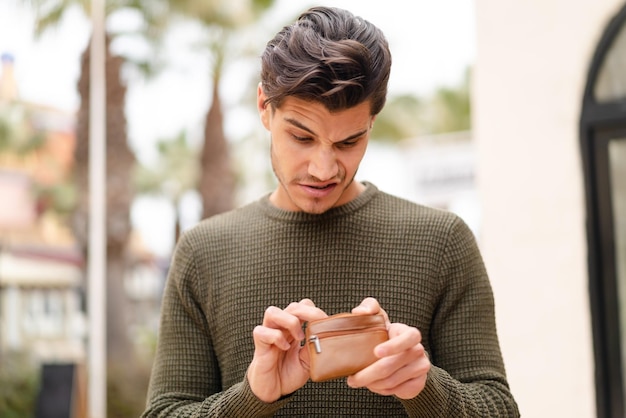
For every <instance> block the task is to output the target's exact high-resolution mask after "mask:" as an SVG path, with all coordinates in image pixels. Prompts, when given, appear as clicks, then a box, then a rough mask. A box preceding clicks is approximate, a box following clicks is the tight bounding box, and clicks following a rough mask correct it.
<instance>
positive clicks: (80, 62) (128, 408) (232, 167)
mask: <svg viewBox="0 0 626 418" xmlns="http://www.w3.org/2000/svg"><path fill="white" fill-rule="evenodd" d="M500 3H505V4H500ZM313 4H325V5H331V6H337V7H343V8H346V9H349V10H351V11H352V12H354V13H355V14H357V15H361V16H363V17H364V18H366V19H367V20H370V21H371V22H373V23H374V24H376V25H377V26H379V27H380V28H381V29H382V30H383V31H384V32H385V34H386V35H387V38H388V40H389V43H390V47H391V51H392V54H393V59H394V61H393V66H392V75H391V80H390V86H389V87H390V92H389V97H388V102H387V106H386V107H385V109H384V110H383V112H382V113H381V114H380V115H379V117H378V119H377V121H376V124H375V128H374V132H373V135H372V141H371V143H370V147H369V150H368V152H367V155H366V157H365V159H364V161H363V163H362V165H361V168H360V170H359V174H358V176H357V177H358V178H359V179H361V180H369V181H372V182H373V183H375V184H376V185H377V186H378V187H380V188H381V189H383V190H385V191H387V192H390V193H393V194H396V195H398V196H401V197H405V198H407V199H410V200H413V201H416V202H419V203H422V204H426V205H430V206H435V207H439V208H442V209H446V210H451V211H454V212H456V213H458V214H459V215H460V216H461V217H462V218H463V219H464V220H465V221H466V222H467V223H468V224H469V226H470V227H471V228H472V230H473V231H474V233H475V234H476V237H477V239H478V241H479V245H480V246H481V249H482V251H483V255H484V258H485V263H486V265H487V268H488V271H489V273H490V276H491V280H492V284H493V288H494V294H495V298H496V309H497V311H496V313H497V320H498V327H499V334H500V339H501V343H502V349H503V355H504V359H505V364H506V365H507V372H508V375H509V381H510V384H511V388H512V391H513V393H514V395H515V396H516V398H517V400H518V402H519V404H520V409H521V411H522V414H523V416H528V417H555V416H568V417H596V416H597V417H624V416H626V413H625V411H626V409H625V407H624V400H623V399H624V394H625V393H626V390H625V389H624V388H625V385H624V378H623V377H624V376H625V375H626V373H625V372H624V368H623V365H626V361H625V359H626V354H624V353H626V343H625V342H624V341H626V340H623V338H625V337H624V335H626V333H624V332H623V330H624V329H626V328H624V324H626V314H625V313H624V312H625V311H626V310H624V309H623V308H622V306H623V305H622V304H626V285H625V284H626V221H624V218H625V217H626V145H625V144H626V139H625V138H626V110H625V109H626V106H625V105H624V102H625V101H626V76H624V74H626V30H622V28H623V27H624V26H625V25H626V23H625V22H626V8H625V5H624V3H623V2H622V1H618V0H598V1H595V2H586V1H584V0H578V1H574V2H572V1H565V0H545V1H543V2H524V1H522V0H513V1H509V2H493V1H489V0H440V1H437V2H432V1H427V0H416V1H412V2H400V1H398V2H389V3H388V4H385V5H383V4H381V3H380V2H377V1H370V0H337V1H332V2H331V1H321V2H317V3H313V2H308V1H297V2H295V1H288V0H213V1H202V2H200V1H197V0H135V1H130V0H118V1H113V0H110V1H108V2H107V14H106V33H107V38H106V47H107V48H106V65H105V74H106V88H107V90H106V110H107V121H106V157H107V162H106V170H107V179H106V215H107V217H106V227H105V231H106V250H107V254H106V255H107V258H106V296H107V297H106V303H107V306H106V353H107V361H106V363H107V365H106V379H107V385H106V397H107V401H106V404H107V416H108V417H133V416H138V415H139V414H140V413H141V411H142V410H143V407H144V404H145V395H146V390H147V382H148V378H149V373H150V367H151V362H152V356H153V352H154V348H155V342H156V337H157V333H158V318H159V308H160V299H161V291H162V288H163V284H164V281H165V277H166V275H167V270H168V265H169V262H170V256H171V253H172V250H173V247H174V245H175V243H176V241H177V239H178V237H179V236H180V234H181V233H183V232H184V231H185V230H186V229H188V228H190V227H192V226H193V225H195V224H196V223H197V222H199V221H200V220H201V219H203V218H206V217H208V216H211V215H213V214H216V213H219V212H222V211H225V210H229V209H231V208H234V207H237V206H240V205H243V204H246V203H248V202H250V201H252V200H255V199H258V198H259V197H260V196H261V195H263V194H265V193H268V192H269V191H271V190H272V189H273V187H274V186H275V183H274V177H273V174H272V171H271V167H270V165H269V154H268V151H269V138H268V135H267V133H266V132H265V131H264V130H263V128H262V125H261V124H260V123H259V120H258V115H257V111H256V106H255V94H256V85H257V84H258V81H259V78H258V71H259V55H260V53H261V52H262V50H263V48H264V45H265V42H267V40H269V39H270V38H271V37H272V36H273V35H274V34H275V33H276V32H277V31H278V30H279V29H280V28H281V27H282V26H284V25H285V24H289V23H290V22H292V21H293V20H294V19H295V18H296V17H297V15H298V14H299V13H300V12H301V11H303V10H305V9H306V8H307V7H309V6H311V5H313ZM91 27H92V26H91V23H90V3H89V2H88V1H61V0H58V1H57V0H2V2H1V4H0V54H2V63H1V69H0V418H13V417H31V416H45V415H43V412H42V410H41V409H42V405H43V402H45V401H46V399H49V398H50V396H51V394H50V393H47V392H46V389H45V388H46V382H48V379H59V380H58V381H63V382H65V383H67V385H68V389H67V390H66V393H67V394H69V395H68V399H69V400H68V403H69V404H70V408H71V410H72V416H73V417H79V416H80V417H82V416H86V412H85V411H86V408H85V401H86V398H87V396H86V386H87V379H86V378H85V376H86V375H87V374H88V370H86V369H87V365H88V361H87V360H88V359H87V354H88V350H87V344H88V341H89V336H90V332H93V330H90V327H89V321H88V317H87V312H88V309H87V308H88V306H87V301H88V297H87V295H88V294H89V287H88V283H89V278H88V277H87V260H88V255H89V252H88V250H89V233H88V231H89V229H88V220H89V199H88V197H89V194H88V175H89V170H88V167H89V166H88V164H89V161H88V156H89V123H88V122H89V94H90V90H89V87H90V80H89V72H90V60H89V58H90V38H91ZM624 306H626V305H624ZM57 395H58V394H57ZM60 396H61V395H58V396H56V397H57V399H58V398H59V397H60ZM92 418H96V417H92Z"/></svg>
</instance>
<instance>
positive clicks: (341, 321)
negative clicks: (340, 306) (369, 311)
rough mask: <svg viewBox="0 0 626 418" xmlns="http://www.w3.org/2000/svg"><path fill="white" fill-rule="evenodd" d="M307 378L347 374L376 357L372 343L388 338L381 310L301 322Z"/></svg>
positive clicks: (328, 377)
mask: <svg viewBox="0 0 626 418" xmlns="http://www.w3.org/2000/svg"><path fill="white" fill-rule="evenodd" d="M304 327H305V328H304V334H305V343H306V344H307V345H308V350H309V359H310V360H309V368H310V375H311V380H312V381H314V382H323V381H325V380H330V379H336V378H339V377H345V376H350V375H352V374H354V373H356V372H358V371H359V370H362V369H364V368H365V367H367V366H369V365H370V364H372V363H373V362H375V361H376V360H377V357H376V356H375V355H374V347H376V346H377V345H378V344H380V343H382V342H385V341H387V340H388V339H389V335H388V333H387V325H386V324H385V318H384V316H383V315H382V314H377V315H353V314H351V313H341V314H336V315H331V316H329V317H327V318H324V319H319V320H316V321H310V322H307V323H305V325H304Z"/></svg>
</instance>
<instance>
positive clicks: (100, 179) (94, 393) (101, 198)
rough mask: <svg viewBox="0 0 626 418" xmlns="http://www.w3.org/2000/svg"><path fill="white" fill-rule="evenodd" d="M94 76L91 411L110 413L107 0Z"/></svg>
mask: <svg viewBox="0 0 626 418" xmlns="http://www.w3.org/2000/svg"><path fill="white" fill-rule="evenodd" d="M91 19H92V38H91V54H90V66H89V68H90V74H89V76H90V78H89V86H90V93H89V251H88V260H87V263H88V265H87V278H88V280H89V285H88V291H89V294H88V298H87V301H88V305H87V306H88V309H89V312H88V315H89V341H88V347H89V349H88V373H89V375H88V408H89V410H88V412H89V418H105V417H106V377H107V375H106V339H105V336H106V286H105V277H106V229H105V216H106V213H105V212H106V206H105V195H106V146H105V142H106V124H105V121H106V77H105V59H106V57H105V27H104V21H105V8H104V0H92V1H91Z"/></svg>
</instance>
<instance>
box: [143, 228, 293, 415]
mask: <svg viewBox="0 0 626 418" xmlns="http://www.w3.org/2000/svg"><path fill="white" fill-rule="evenodd" d="M198 280H199V277H198V273H197V268H196V266H195V258H194V256H193V249H192V246H191V243H190V240H189V239H188V236H185V235H184V236H183V237H182V238H181V240H180V243H179V245H178V246H177V249H176V252H175V254H174V257H173V260H172V267H171V269H170V272H169V275H168V278H167V283H166V286H165V293H164V295H163V303H162V307H161V322H160V326H159V340H158V345H157V352H156V356H155V360H154V365H153V369H152V375H151V377H150V388H149V392H148V401H147V407H146V410H145V411H144V413H143V415H142V417H144V418H148V417H151V418H152V417H192V416H193V417H209V416H211V417H246V418H248V417H265V416H272V415H273V414H274V413H275V412H276V411H277V410H278V409H279V408H280V407H282V406H283V405H284V404H285V403H286V402H287V401H288V399H281V400H279V401H277V402H274V403H271V404H267V403H264V402H263V401H261V400H260V399H258V398H257V397H256V396H255V395H254V393H253V392H252V390H251V389H250V386H249V384H248V381H247V379H245V377H244V378H243V379H242V382H240V383H238V384H235V385H233V386H232V387H229V388H225V389H222V387H221V378H220V372H219V366H218V362H217V358H216V356H215V353H214V351H213V347H212V342H211V335H210V332H209V328H208V325H207V320H206V316H205V313H204V312H203V310H202V303H201V301H202V300H204V299H203V298H204V297H206V295H203V294H202V291H201V290H200V288H201V286H199V285H198V283H199V282H198ZM205 280H206V279H205ZM251 332H252V330H251Z"/></svg>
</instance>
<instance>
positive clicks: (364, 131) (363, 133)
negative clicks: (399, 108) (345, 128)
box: [285, 118, 367, 143]
mask: <svg viewBox="0 0 626 418" xmlns="http://www.w3.org/2000/svg"><path fill="white" fill-rule="evenodd" d="M285 122H287V123H290V124H291V125H293V126H295V127H296V128H300V129H302V130H303V131H306V132H308V133H310V134H311V135H314V136H317V134H316V133H315V132H313V130H311V129H310V128H308V127H307V126H305V125H303V124H302V123H300V122H299V121H297V120H295V119H292V118H285ZM366 133H367V129H365V130H363V131H360V132H357V133H355V134H352V135H350V136H348V137H347V138H344V139H341V140H339V141H337V143H339V142H346V141H350V140H352V139H356V138H359V137H361V136H363V135H365V134H366Z"/></svg>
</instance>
